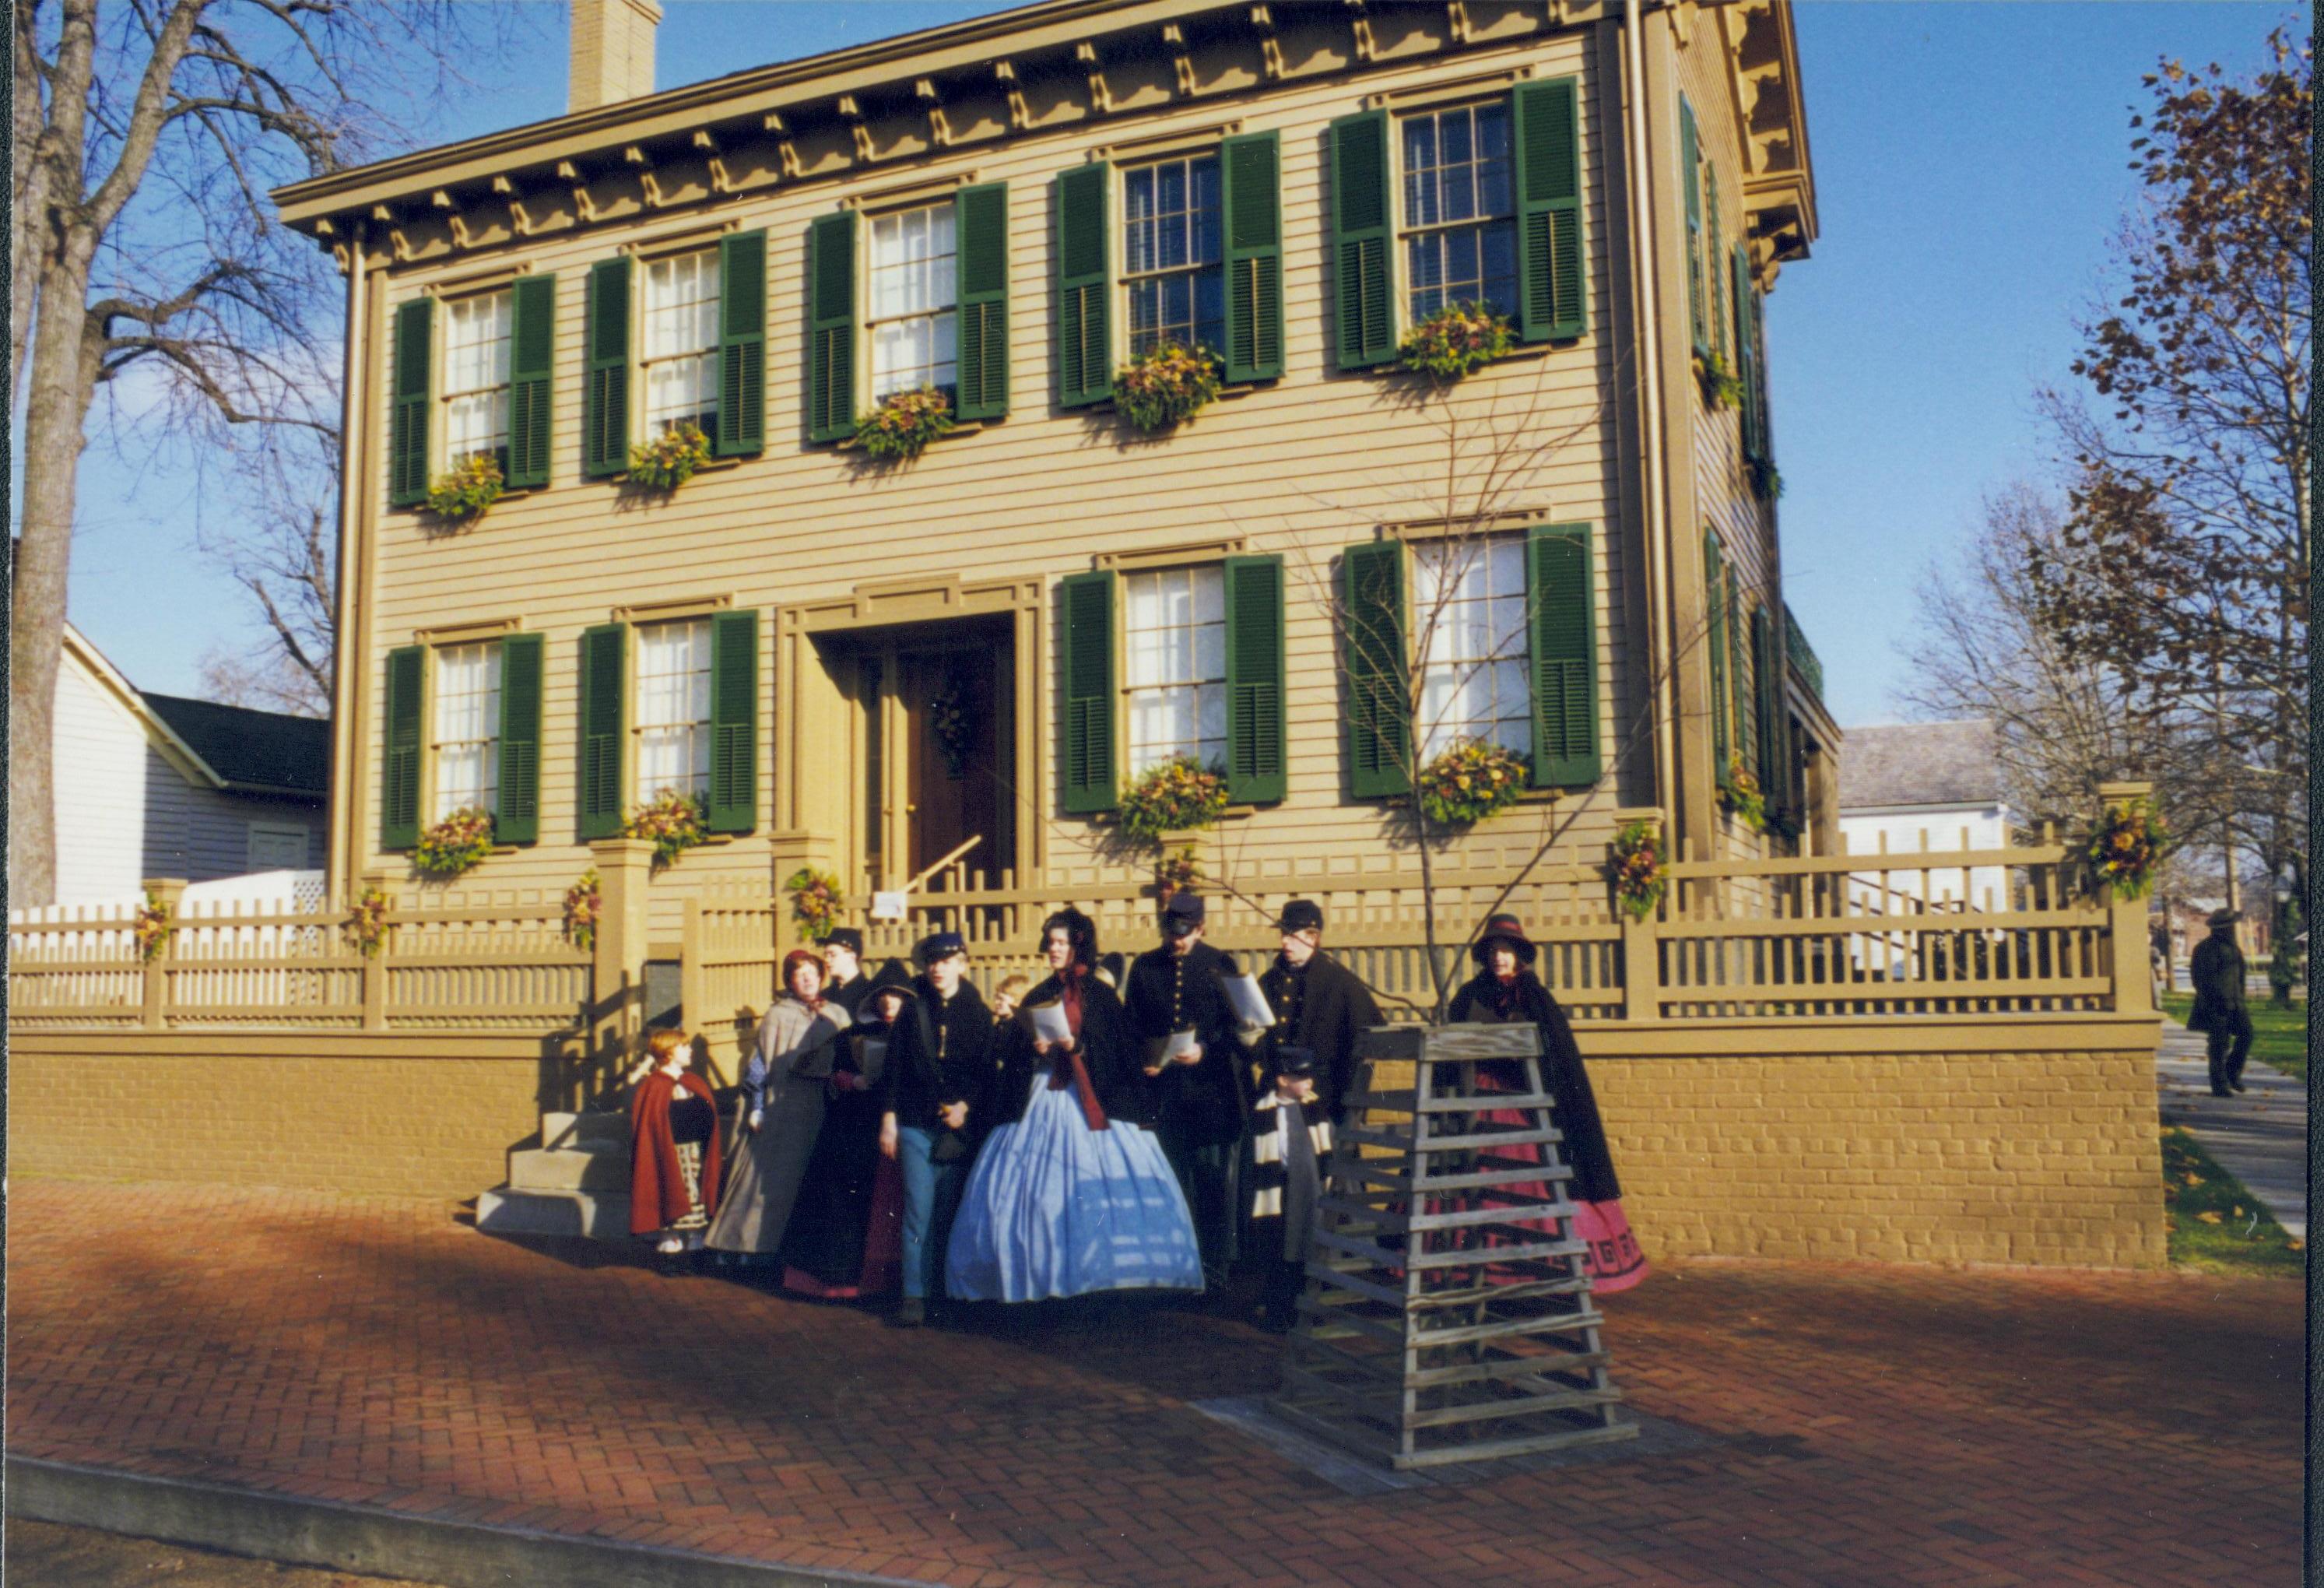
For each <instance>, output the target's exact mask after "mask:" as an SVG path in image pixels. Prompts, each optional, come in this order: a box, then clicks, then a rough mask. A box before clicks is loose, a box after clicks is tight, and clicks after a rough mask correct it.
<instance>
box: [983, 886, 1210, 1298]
mask: <svg viewBox="0 0 2324 1588" xmlns="http://www.w3.org/2000/svg"><path fill="white" fill-rule="evenodd" d="M1041 942H1042V947H1043V950H1044V952H1045V953H1046V954H1047V956H1048V961H1049V969H1050V972H1051V974H1050V975H1049V976H1048V978H1047V980H1045V981H1043V982H1042V983H1040V984H1039V985H1038V986H1037V987H1035V988H1034V989H1033V990H1032V991H1031V992H1029V993H1028V994H1027V995H1026V1000H1025V1004H1024V1007H1022V1008H1021V1009H1019V1011H1017V1013H1016V1016H1015V1017H1014V1018H1013V1019H1012V1020H1010V1022H1009V1024H1008V1025H1006V1026H1004V1027H1003V1028H1001V1032H1000V1034H999V1037H998V1039H997V1040H996V1043H995V1046H996V1048H997V1049H998V1051H999V1054H1000V1078H999V1080H998V1081H997V1082H996V1083H995V1086H994V1091H993V1105H992V1113H993V1120H994V1129H993V1130H992V1131H991V1135H990V1136H988V1137H987V1138H986V1139H985V1141H984V1144H983V1146H982V1148H981V1149H979V1150H978V1152H977V1155H976V1160H975V1164H974V1166H973V1168H971V1169H970V1170H969V1175H968V1186H967V1187H966V1189H965V1190H964V1191H963V1192H962V1194H961V1202H960V1212H959V1214H957V1215H956V1216H955V1217H954V1221H953V1226H952V1239H951V1240H950V1241H949V1242H947V1243H946V1245H945V1292H946V1293H947V1294H948V1295H950V1296H952V1297H954V1298H955V1299H958V1300H962V1301H1037V1300H1041V1299H1044V1298H1047V1297H1065V1296H1082V1295H1087V1294H1089V1293H1091V1292H1093V1291H1100V1290H1138V1289H1176V1290H1200V1289H1201V1288H1203V1268H1202V1259H1201V1255H1200V1252H1199V1249H1198V1248H1197V1246H1196V1243H1195V1238H1194V1221H1193V1219H1192V1218H1191V1217H1190V1216H1189V1214H1187V1211H1186V1198H1185V1194H1184V1193H1183V1192H1182V1191H1180V1189H1179V1186H1178V1182H1177V1180H1176V1177H1174V1176H1173V1175H1172V1174H1171V1172H1170V1165H1169V1163H1168V1161H1167V1159H1165V1158H1164V1157H1163V1154H1162V1146H1161V1143H1160V1142H1159V1141H1158V1140H1156V1138H1155V1136H1154V1134H1153V1132H1152V1131H1149V1130H1148V1129H1147V1128H1146V1127H1147V1122H1148V1120H1149V1118H1150V1117H1151V1116H1150V1114H1149V1112H1148V1109H1149V1099H1148V1083H1147V1080H1146V1078H1145V1076H1143V1075H1141V1074H1140V1073H1139V1061H1138V1053H1137V1037H1136V1034H1135V1033H1134V1032H1133V1031H1132V1029H1131V1028H1130V1019H1129V1017H1128V1015H1127V1014H1125V1013H1124V1012H1123V1011H1122V1007H1121V1002H1120V999H1118V998H1116V997H1115V996H1114V993H1113V990H1112V989H1111V987H1108V986H1107V985H1106V984H1105V983H1102V982H1101V981H1099V980H1098V978H1097V975H1096V974H1095V973H1096V969H1097V963H1098V953H1097V926H1096V923H1095V922H1093V921H1092V920H1091V919H1090V918H1089V917H1087V916H1085V915H1084V914H1083V913H1082V912H1081V911H1080V910H1077V909H1061V910H1059V911H1058V912H1057V913H1056V914H1055V915H1053V916H1051V917H1050V918H1049V919H1047V921H1046V922H1044V923H1043V925H1042V928H1041Z"/></svg>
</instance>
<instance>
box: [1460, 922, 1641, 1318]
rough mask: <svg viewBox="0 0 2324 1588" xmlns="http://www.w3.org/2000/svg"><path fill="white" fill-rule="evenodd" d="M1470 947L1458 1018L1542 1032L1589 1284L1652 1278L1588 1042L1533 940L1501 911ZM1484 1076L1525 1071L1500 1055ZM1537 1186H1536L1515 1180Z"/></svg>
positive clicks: (1544, 1065)
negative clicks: (1626, 1204)
mask: <svg viewBox="0 0 2324 1588" xmlns="http://www.w3.org/2000/svg"><path fill="white" fill-rule="evenodd" d="M1471 953H1472V954H1473V955H1474V956H1475V958H1476V961H1477V966H1478V969H1477V974H1475V975H1473V976H1471V977H1470V978H1469V980H1468V981H1467V982H1465V983H1462V987H1461V990H1460V991H1459V992H1455V993H1453V994H1452V1009H1451V1011H1450V1014H1451V1017H1452V1019H1453V1020H1473V1021H1483V1022H1486V1023H1489V1024H1501V1023H1505V1022H1510V1023H1528V1022H1529V1023H1531V1024H1532V1025H1534V1026H1535V1027H1536V1028H1537V1029H1539V1030H1540V1033H1541V1082H1542V1085H1543V1087H1544V1089H1545V1090H1546V1091H1547V1092H1548V1094H1549V1095H1550V1096H1551V1097H1552V1098H1553V1099H1554V1106H1553V1108H1552V1111H1551V1115H1550V1122H1551V1123H1553V1124H1554V1125H1555V1126H1556V1127H1557V1129H1558V1131H1559V1132H1560V1133H1561V1134H1562V1135H1563V1137H1564V1150H1565V1162H1566V1165H1567V1167H1568V1168H1571V1169H1572V1171H1573V1179H1572V1197H1573V1200H1574V1202H1575V1204H1576V1208H1575V1214H1574V1219H1573V1233H1574V1234H1575V1235H1577V1236H1578V1237H1580V1238H1581V1239H1582V1240H1583V1241H1585V1242H1588V1243H1589V1248H1590V1251H1589V1259H1588V1261H1589V1265H1590V1276H1591V1288H1592V1289H1593V1290H1594V1291H1595V1292H1596V1293H1597V1294H1599V1295H1600V1296H1605V1295H1610V1294H1612V1293H1613V1292H1615V1291H1617V1290H1628V1288H1630V1287H1631V1286H1633V1285H1635V1284H1637V1282H1638V1281H1639V1280H1640V1279H1645V1278H1646V1256H1645V1254H1644V1253H1642V1252H1641V1251H1639V1250H1638V1243H1637V1240H1636V1239H1635V1238H1634V1237H1633V1236H1632V1235H1631V1233H1630V1222H1629V1220H1628V1218H1626V1217H1624V1216H1623V1214H1622V1186H1621V1182H1620V1181H1618V1180H1617V1179H1616V1178H1615V1177H1614V1158H1613V1154H1612V1153H1611V1152H1609V1151H1608V1150H1607V1147H1606V1127H1605V1126H1604V1125H1603V1124H1602V1123H1600V1121H1599V1118H1598V1099H1597V1097H1596V1095H1595V1094H1593V1093H1592V1092H1591V1090H1590V1074H1589V1072H1588V1071H1587V1070H1585V1069H1583V1068H1582V1049H1581V1048H1578V1047H1577V1046H1575V1044H1574V1040H1573V1027H1572V1025H1571V1024H1570V1023H1569V1022H1568V1021H1567V1020H1566V1018H1565V1011H1564V1010H1563V1009H1561V1008H1559V1007H1558V1002H1557V1000H1556V999H1554V998H1553V997H1551V996H1550V992H1549V989H1548V988H1547V987H1545V986H1544V985H1543V984H1542V982H1541V978H1540V977H1538V976H1536V975H1535V974H1533V962H1534V946H1533V945H1532V944H1531V943H1529V942H1527V941H1526V935H1525V928H1524V927H1523V926H1522V925H1521V924H1520V923H1519V922H1518V920H1517V917H1515V916H1513V915H1497V916H1494V917H1493V918H1492V919H1489V920H1488V921H1487V922H1486V923H1485V930H1484V933H1483V935H1482V936H1480V937H1479V938H1478V939H1477V942H1476V946H1475V947H1474V948H1473V949H1471ZM1477 1067H1478V1071H1479V1079H1480V1081H1481V1083H1482V1084H1483V1085H1485V1086H1486V1087H1487V1088H1489V1089H1493V1090H1499V1091H1510V1092H1514V1091H1519V1090H1522V1089H1523V1087H1524V1085H1525V1079H1524V1073H1523V1071H1522V1070H1521V1069H1520V1068H1519V1067H1518V1066H1517V1065H1515V1064H1510V1063H1507V1062H1497V1063H1492V1064H1484V1065H1480V1066H1477ZM1483 1117H1484V1120H1485V1122H1488V1123H1491V1124H1507V1125H1522V1124H1525V1123H1526V1118H1525V1116H1524V1114H1523V1113H1520V1112H1519V1111H1517V1110H1516V1109H1508V1110H1502V1111H1499V1112H1497V1113H1488V1114H1486V1115H1484V1116H1483ZM1498 1150H1499V1152H1500V1154H1501V1155H1502V1156H1504V1157H1508V1158H1517V1159H1529V1158H1538V1157H1539V1156H1540V1150H1541V1149H1539V1148H1538V1147H1535V1146H1533V1145H1531V1144H1530V1143H1526V1144H1521V1145H1517V1146H1512V1147H1507V1148H1501V1149H1498ZM1510 1189H1511V1190H1512V1191H1517V1192H1526V1193H1535V1194H1537V1193H1539V1192H1540V1191H1541V1189H1542V1187H1540V1186H1512V1187H1510Z"/></svg>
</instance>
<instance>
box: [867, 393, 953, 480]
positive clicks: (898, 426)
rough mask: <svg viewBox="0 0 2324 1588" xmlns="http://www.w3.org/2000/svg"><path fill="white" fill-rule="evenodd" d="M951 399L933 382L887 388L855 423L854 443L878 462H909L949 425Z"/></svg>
mask: <svg viewBox="0 0 2324 1588" xmlns="http://www.w3.org/2000/svg"><path fill="white" fill-rule="evenodd" d="M953 428H954V426H953V417H952V399H951V398H950V397H948V396H946V395H945V393H944V392H940V391H938V390H937V389H936V387H934V386H920V387H917V388H915V389H913V390H911V391H908V392H890V393H889V394H888V395H887V396H886V397H884V398H882V399H881V401H880V404H879V406H878V407H876V408H874V409H872V411H871V412H870V413H867V414H865V415H864V416H863V418H862V420H859V421H858V422H857V424H856V426H855V446H856V447H857V448H860V449H861V450H862V453H863V454H864V456H865V457H870V458H871V459H872V460H873V461H875V462H879V463H909V462H910V461H912V460H913V459H914V458H916V457H919V455H920V454H921V453H923V452H925V451H927V448H928V443H930V442H931V441H934V440H936V439H938V438H940V437H942V436H945V435H948V434H950V433H951V431H952V429H953Z"/></svg>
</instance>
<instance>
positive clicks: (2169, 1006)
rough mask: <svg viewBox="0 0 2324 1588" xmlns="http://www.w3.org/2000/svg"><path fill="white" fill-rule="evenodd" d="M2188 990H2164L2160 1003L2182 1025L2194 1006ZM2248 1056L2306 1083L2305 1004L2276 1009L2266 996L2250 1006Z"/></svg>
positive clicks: (2306, 1008)
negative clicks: (2250, 1032) (2250, 1036)
mask: <svg viewBox="0 0 2324 1588" xmlns="http://www.w3.org/2000/svg"><path fill="white" fill-rule="evenodd" d="M2194 1004H2195V995H2194V994H2193V993H2191V992H2165V993H2164V994H2163V1008H2164V1010H2166V1011H2169V1013H2170V1016H2171V1018H2172V1020H2177V1021H2178V1022H2179V1023H2180V1024H2181V1025H2185V1024H2186V1023H2187V1011H2189V1010H2190V1009H2191V1008H2193V1007H2194ZM2251 1017H2252V1050H2251V1056H2252V1057H2254V1058H2255V1059H2257V1060H2259V1061H2260V1062H2261V1063H2262V1064H2267V1065H2273V1066H2275V1067H2276V1068H2277V1069H2280V1070H2282V1072H2283V1073H2284V1074H2285V1075H2287V1076H2299V1077H2300V1081H2301V1085H2307V1083H2308V1006H2307V1005H2306V1004H2305V1003H2294V1004H2293V1005H2292V1007H2291V1008H2290V1009H2277V1008H2275V1007H2274V1006H2273V1005H2272V1004H2270V1003H2269V1002H2267V1001H2266V1000H2265V999H2264V998H2263V999H2261V1000H2260V1001H2259V1002H2256V1003H2255V1004H2253V1005H2252V1006H2251Z"/></svg>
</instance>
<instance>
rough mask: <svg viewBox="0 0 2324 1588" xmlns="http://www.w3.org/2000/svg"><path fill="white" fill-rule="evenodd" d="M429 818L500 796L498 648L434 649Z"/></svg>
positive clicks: (487, 805) (485, 804) (486, 804)
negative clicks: (432, 784) (432, 796)
mask: <svg viewBox="0 0 2324 1588" xmlns="http://www.w3.org/2000/svg"><path fill="white" fill-rule="evenodd" d="M435 672H436V676H435V680H434V687H435V697H436V734H435V743H434V745H433V746H432V747H431V749H432V752H433V753H432V755H431V757H430V759H431V760H432V761H433V762H435V767H436V777H435V790H434V792H435V800H434V803H433V805H432V807H431V812H432V815H433V817H434V819H436V820H438V821H441V820H442V819H443V818H444V817H447V816H449V815H451V814H452V813H453V812H454V811H456V810H466V809H467V808H470V807H471V806H473V807H475V808H478V809H481V810H491V809H492V808H493V806H494V805H495V804H496V803H497V801H498V799H499V798H500V771H501V764H500V763H501V743H500V732H501V648H500V647H499V646H498V645H492V644H484V645H447V646H446V647H444V648H443V649H442V650H440V651H437V652H436V669H435Z"/></svg>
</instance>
